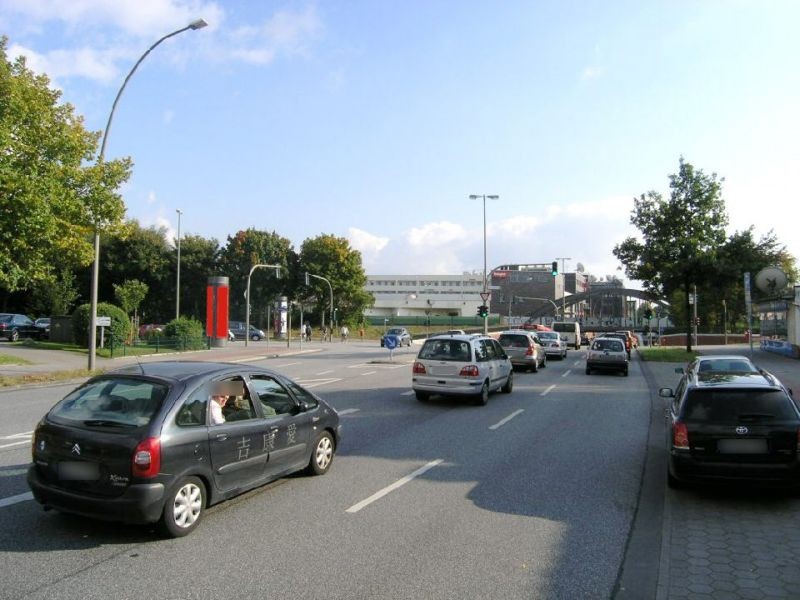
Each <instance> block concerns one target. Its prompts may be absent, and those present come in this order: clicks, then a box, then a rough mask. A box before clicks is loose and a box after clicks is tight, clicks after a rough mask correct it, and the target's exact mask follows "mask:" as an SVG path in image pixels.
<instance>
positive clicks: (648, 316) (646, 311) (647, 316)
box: [644, 306, 653, 321]
mask: <svg viewBox="0 0 800 600" xmlns="http://www.w3.org/2000/svg"><path fill="white" fill-rule="evenodd" d="M644 318H645V319H647V320H648V321H649V320H650V319H652V318H653V309H652V308H650V307H649V306H648V307H647V308H645V309H644Z"/></svg>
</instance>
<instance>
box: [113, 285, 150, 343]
mask: <svg viewBox="0 0 800 600" xmlns="http://www.w3.org/2000/svg"><path fill="white" fill-rule="evenodd" d="M148 289H149V288H148V287H147V284H146V283H142V282H141V281H139V280H138V279H130V280H128V281H125V282H123V283H121V284H119V285H117V284H116V283H115V284H114V296H115V297H116V298H117V302H119V305H120V306H121V307H122V310H124V311H125V312H126V313H127V315H128V317H130V315H131V313H133V322H134V323H138V318H137V315H136V311H137V310H138V308H139V305H140V304H141V303H142V300H144V299H145V296H147V290H148ZM131 333H133V332H131Z"/></svg>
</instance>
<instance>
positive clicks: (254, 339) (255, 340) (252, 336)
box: [250, 334, 258, 342]
mask: <svg viewBox="0 0 800 600" xmlns="http://www.w3.org/2000/svg"><path fill="white" fill-rule="evenodd" d="M250 339H251V340H253V341H254V342H257V341H258V336H257V335H255V334H253V335H251V336H250Z"/></svg>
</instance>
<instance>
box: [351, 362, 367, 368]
mask: <svg viewBox="0 0 800 600" xmlns="http://www.w3.org/2000/svg"><path fill="white" fill-rule="evenodd" d="M347 368H348V369H367V368H369V365H368V364H367V363H361V364H357V365H347Z"/></svg>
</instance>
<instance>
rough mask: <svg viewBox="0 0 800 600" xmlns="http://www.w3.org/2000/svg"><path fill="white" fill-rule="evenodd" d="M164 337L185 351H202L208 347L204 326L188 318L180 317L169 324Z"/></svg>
mask: <svg viewBox="0 0 800 600" xmlns="http://www.w3.org/2000/svg"><path fill="white" fill-rule="evenodd" d="M164 336H165V337H166V338H167V339H168V340H173V341H175V342H176V343H177V344H178V345H179V347H180V348H181V349H185V350H200V349H201V348H205V346H206V338H205V331H204V329H203V324H202V323H201V322H200V321H197V320H195V319H191V318H188V317H179V318H177V319H173V320H172V321H170V322H169V323H167V325H166V327H165V328H164ZM184 344H185V346H184Z"/></svg>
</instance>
